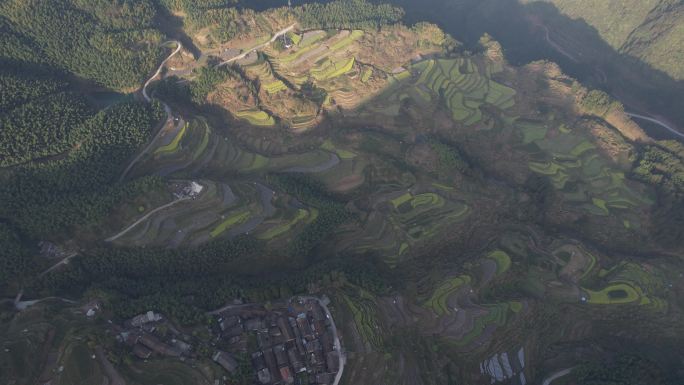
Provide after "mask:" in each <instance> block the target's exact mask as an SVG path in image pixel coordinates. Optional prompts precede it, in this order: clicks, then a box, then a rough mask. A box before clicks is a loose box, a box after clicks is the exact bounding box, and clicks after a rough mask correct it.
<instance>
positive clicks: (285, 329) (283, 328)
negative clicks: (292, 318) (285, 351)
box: [277, 317, 295, 341]
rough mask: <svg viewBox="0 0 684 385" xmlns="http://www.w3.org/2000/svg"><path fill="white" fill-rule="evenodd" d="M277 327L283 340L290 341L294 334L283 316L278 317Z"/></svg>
mask: <svg viewBox="0 0 684 385" xmlns="http://www.w3.org/2000/svg"><path fill="white" fill-rule="evenodd" d="M277 323H278V328H279V329H280V333H281V334H282V335H283V337H284V339H285V341H292V340H293V339H294V338H295V336H294V333H292V328H291V327H290V324H289V322H287V320H286V319H285V317H280V318H278V321H277Z"/></svg>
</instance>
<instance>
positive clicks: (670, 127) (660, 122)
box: [625, 111, 684, 138]
mask: <svg viewBox="0 0 684 385" xmlns="http://www.w3.org/2000/svg"><path fill="white" fill-rule="evenodd" d="M625 114H627V115H628V116H630V117H632V118H637V119H643V120H645V121H648V122H651V123H655V124H657V125H659V126H661V127H663V128H665V129H666V130H668V131H670V132H671V133H673V134H675V135H677V136H679V137H680V138H684V134H683V133H681V132H680V131H679V130H677V129H676V128H674V127H672V126H670V125H669V124H667V123H665V122H663V121H661V120H658V119H656V118H652V117H650V116H645V115H640V114H635V113H632V112H626V111H625Z"/></svg>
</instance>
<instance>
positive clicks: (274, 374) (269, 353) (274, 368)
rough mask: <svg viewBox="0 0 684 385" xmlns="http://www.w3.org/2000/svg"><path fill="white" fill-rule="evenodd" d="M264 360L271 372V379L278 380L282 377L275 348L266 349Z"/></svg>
mask: <svg viewBox="0 0 684 385" xmlns="http://www.w3.org/2000/svg"><path fill="white" fill-rule="evenodd" d="M263 353H264V361H266V367H268V371H269V372H270V373H271V380H273V382H276V381H278V380H279V379H280V374H279V371H278V363H277V361H276V357H275V354H273V349H268V350H264V352H263Z"/></svg>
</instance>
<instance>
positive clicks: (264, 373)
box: [257, 368, 272, 384]
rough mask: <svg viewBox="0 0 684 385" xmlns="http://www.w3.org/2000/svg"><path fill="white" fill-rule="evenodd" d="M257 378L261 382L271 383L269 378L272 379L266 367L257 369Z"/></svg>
mask: <svg viewBox="0 0 684 385" xmlns="http://www.w3.org/2000/svg"><path fill="white" fill-rule="evenodd" d="M257 379H258V380H259V382H261V383H262V384H269V383H271V380H272V377H271V372H269V370H268V368H263V369H261V370H259V371H257Z"/></svg>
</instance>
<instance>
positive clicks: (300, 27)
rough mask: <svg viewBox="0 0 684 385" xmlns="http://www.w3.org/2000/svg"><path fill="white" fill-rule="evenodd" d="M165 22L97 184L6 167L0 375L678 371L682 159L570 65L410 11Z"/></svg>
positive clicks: (426, 383) (195, 16)
mask: <svg viewBox="0 0 684 385" xmlns="http://www.w3.org/2000/svg"><path fill="white" fill-rule="evenodd" d="M81 3H83V2H81ZM81 3H79V4H80V6H82V7H85V6H86V4H85V3H83V4H81ZM124 3H125V4H128V3H127V2H124ZM159 3H160V4H162V5H160V6H162V7H164V8H163V11H164V13H160V15H159V18H160V19H159V22H160V23H165V22H168V24H169V25H166V24H165V27H167V28H169V34H171V33H173V34H175V35H177V36H178V41H173V46H174V50H173V51H170V52H167V55H170V56H167V60H165V61H163V62H161V61H160V63H161V64H158V65H159V68H158V70H157V71H156V72H153V73H150V74H148V76H151V75H154V76H152V77H151V78H150V79H149V80H148V81H147V82H146V83H144V84H146V86H144V87H143V90H144V91H145V92H144V93H143V94H142V95H140V93H133V94H131V95H129V96H127V98H128V99H131V100H133V99H136V98H137V99H139V101H138V102H130V101H129V102H127V103H130V104H131V105H138V104H139V105H140V106H139V107H140V108H139V110H140V111H138V109H133V108H132V107H131V108H127V109H123V110H122V111H121V112H119V115H115V116H114V117H111V116H110V115H108V114H109V113H110V111H119V110H118V108H120V107H118V106H119V105H118V104H113V105H112V106H110V107H108V108H105V109H104V110H103V111H104V112H101V113H98V114H97V115H96V116H95V117H94V118H92V119H90V118H89V119H88V126H87V128H91V129H89V130H86V131H84V132H87V135H86V134H83V136H75V138H76V139H78V140H74V141H70V142H69V143H70V144H69V146H67V147H64V148H63V147H59V148H58V150H60V151H65V149H66V151H67V152H66V154H65V155H64V156H65V158H64V159H66V161H69V162H77V163H75V164H76V166H70V167H67V166H65V165H64V163H62V162H64V161H65V160H64V159H61V158H59V157H57V158H50V159H40V158H35V159H34V158H32V157H28V158H27V159H31V162H30V164H26V165H23V164H13V165H12V166H11V167H5V168H1V169H0V180H1V181H2V182H3V183H0V186H1V188H0V193H2V194H1V195H0V198H3V199H4V201H3V203H4V202H5V201H6V202H10V203H11V204H5V205H1V206H0V240H2V243H3V248H2V250H0V267H2V269H0V278H2V280H3V281H2V282H1V283H0V291H1V292H2V293H3V299H2V304H3V305H2V307H0V330H2V333H0V343H1V344H2V346H3V349H0V368H2V370H0V382H2V383H10V384H27V385H28V384H33V383H36V382H40V383H48V382H50V383H60V384H67V383H69V384H71V383H77V384H80V383H98V384H103V383H107V384H121V383H123V382H125V383H131V384H138V383H140V384H148V383H149V384H157V383H168V384H181V383H182V384H205V383H207V384H211V383H222V384H223V383H226V384H227V383H230V384H252V383H264V384H271V385H274V384H279V383H298V384H300V383H301V384H309V385H312V384H314V383H317V384H321V385H322V384H326V385H347V384H349V385H352V384H353V385H378V384H402V385H443V384H454V383H459V384H461V383H462V384H474V385H479V384H483V385H484V384H489V385H492V384H502V385H504V384H513V385H527V384H532V383H535V384H536V383H544V380H545V379H548V378H551V379H553V378H558V379H557V380H554V381H565V383H568V384H570V383H577V384H581V383H583V382H582V381H584V379H585V377H582V376H585V375H587V376H589V374H590V375H591V376H594V377H600V376H598V375H597V374H595V373H596V372H597V369H596V367H595V365H597V364H596V363H601V362H604V360H606V361H608V362H609V363H610V365H617V364H618V363H620V362H623V361H621V360H623V359H624V360H626V361H625V362H641V363H644V362H645V363H644V364H643V365H645V366H644V367H642V366H639V365H641V364H639V365H637V364H634V365H632V366H630V368H632V369H634V368H636V369H634V370H638V371H639V372H640V373H642V372H643V373H648V374H649V375H651V374H654V375H653V376H652V379H655V380H652V381H654V382H653V384H654V385H664V384H668V383H667V382H666V381H665V380H663V381H660V379H661V378H664V377H659V375H658V373H673V374H674V376H678V375H679V374H680V373H682V369H681V362H682V359H681V358H682V357H684V352H682V348H681V347H682V346H684V344H682V342H683V340H682V338H683V337H682V336H684V326H683V325H682V323H681V317H682V311H683V309H682V301H681V296H682V295H684V280H682V273H681V272H682V271H684V265H683V264H682V260H681V258H679V256H680V255H682V253H684V246H683V245H682V244H681V242H677V239H678V237H677V235H678V234H679V233H680V232H681V226H679V224H680V222H681V219H682V209H681V208H682V207H684V206H682V196H684V194H683V192H684V185H683V184H682V182H681V181H682V178H681V171H682V170H684V167H683V166H682V164H683V163H684V150H683V149H682V147H681V146H680V145H678V144H676V143H674V142H663V141H657V140H653V139H651V138H649V137H647V136H646V135H645V134H643V135H641V136H638V137H634V136H630V135H627V134H625V132H626V131H625V130H622V131H621V130H620V127H617V125H616V124H614V123H615V122H618V123H619V122H622V123H624V124H625V125H627V124H629V125H630V127H633V128H634V130H636V131H638V132H641V128H639V126H638V125H637V124H636V123H634V122H633V121H631V120H630V118H629V116H628V115H627V114H625V113H624V108H623V106H622V105H621V104H620V103H619V102H617V101H615V100H614V99H612V98H611V97H610V96H609V95H607V94H604V93H601V92H598V91H590V90H589V89H586V88H585V87H584V86H583V85H582V84H580V83H578V82H577V81H576V80H575V79H572V78H570V77H569V76H567V75H565V74H564V73H563V72H562V71H561V70H560V67H558V66H557V65H555V64H553V63H550V62H545V61H538V62H533V63H530V64H527V65H524V66H513V65H510V64H509V63H507V61H506V58H505V56H504V52H505V47H502V46H501V44H499V43H498V42H496V41H494V40H493V39H492V38H491V37H490V36H483V37H482V38H481V39H480V40H479V45H478V46H476V47H475V46H473V47H472V48H473V49H466V48H465V47H462V46H461V45H460V44H459V43H458V42H457V41H455V40H454V39H453V38H452V37H450V36H448V35H446V34H445V33H444V32H443V31H441V30H440V29H439V28H437V27H436V26H435V25H432V24H427V23H416V24H415V25H413V26H411V27H407V26H404V25H400V24H394V20H396V19H397V18H400V17H401V15H402V14H401V12H400V10H397V9H395V8H393V7H391V6H389V5H377V4H370V3H366V2H363V1H360V0H339V1H332V2H326V3H321V4H309V5H305V6H301V7H300V6H295V7H294V8H292V9H287V8H279V9H271V10H268V11H264V12H256V11H253V10H250V9H248V8H247V7H246V6H245V5H244V4H242V3H240V4H241V6H240V7H235V8H234V7H233V6H232V3H231V5H229V4H228V2H222V1H209V2H194V1H189V0H174V1H170V0H164V1H160V2H159ZM98 4H99V3H98ZM155 4H156V2H155ZM152 5H154V4H152V3H150V6H152ZM124 8H125V7H124ZM1 9H2V6H0V10H1ZM117 9H118V8H117ZM121 12H123V11H121ZM103 15H109V13H107V12H104V13H103ZM632 16H634V17H635V18H636V17H637V16H638V17H641V16H639V15H636V14H635V15H632ZM0 20H2V19H0ZM173 20H175V21H176V22H178V21H182V22H183V23H171V21H173ZM627 22H630V23H631V22H633V20H631V19H629V20H625V23H627ZM0 27H1V26H0ZM122 28H123V27H122ZM169 46H170V44H169V45H167V47H169ZM176 47H177V48H176ZM194 51H198V52H194ZM192 52H194V53H192ZM3 71H4V70H3ZM0 72H1V71H0ZM8 79H9V78H8ZM22 79H23V78H22ZM15 80H16V79H15ZM0 81H2V82H4V83H2V84H15V85H16V84H32V83H30V82H28V80H26V79H23V80H21V81H19V80H16V81H14V83H12V81H10V80H7V79H5V78H1V79H0ZM22 81H23V82H24V83H21V82H22ZM17 87H18V86H17ZM45 87H47V90H48V91H46V92H52V89H51V88H49V87H48V85H46V86H45ZM55 87H57V86H56V85H55ZM82 87H85V85H82ZM70 90H71V91H70V92H77V91H76V90H77V89H76V88H73V90H72V89H70ZM2 92H5V88H3V89H2ZM3 95H4V94H3ZM26 95H29V96H26V97H27V98H31V97H32V96H30V95H32V94H30V93H29V92H28V91H27V94H26ZM4 100H5V99H3V101H2V103H6V102H5V101H4ZM7 103H9V102H7ZM84 103H86V102H84ZM88 103H89V101H88ZM17 105H21V103H18V104H17ZM126 105H128V104H126ZM148 110H149V111H148ZM136 111H138V112H136ZM141 111H142V112H141ZM143 112H146V113H149V115H150V117H148V118H147V119H146V120H145V119H143V118H142V117H140V118H139V120H141V121H144V122H146V124H145V125H143V124H140V126H141V127H140V129H139V130H137V131H136V130H133V131H124V130H121V132H119V128H118V127H119V126H125V127H128V126H130V125H134V124H133V123H134V122H132V121H131V120H129V119H127V117H128V116H127V114H128V115H133V114H139V115H141V116H142V115H144V114H143ZM13 116H14V115H13ZM17 116H18V115H17ZM97 128H100V129H99V130H98V129H97ZM74 130H76V131H75V132H76V133H80V131H78V130H81V126H80V125H77V128H75V129H74ZM74 135H75V134H74ZM89 135H93V136H94V137H96V138H98V139H99V138H101V137H103V138H105V139H106V138H108V136H109V135H113V136H117V138H118V139H117V140H109V139H108V140H104V139H102V140H101V141H95V142H91V141H89ZM98 135H100V136H98ZM22 144H30V141H27V142H26V143H22ZM82 148H86V149H88V150H89V152H82ZM103 149H106V150H107V151H111V152H103ZM60 151H57V152H54V153H52V152H51V153H50V155H51V156H54V155H58V156H59V155H60V154H61V152H60ZM117 151H118V152H117ZM105 165H106V167H105ZM96 166H97V167H96ZM55 170H59V171H60V172H59V173H55ZM70 174H73V175H74V179H73V180H74V181H75V182H74V183H76V182H78V186H76V187H78V189H76V187H73V188H72V189H70V187H69V186H65V184H66V183H70V182H71V181H72V179H70V178H71V176H70V178H67V179H66V180H68V181H69V182H64V181H63V179H64V178H62V176H64V175H70ZM101 174H102V175H101ZM84 175H85V176H84ZM77 177H78V178H81V179H77ZM5 182H6V183H5ZM89 184H90V185H92V186H89ZM6 186H12V187H16V189H14V190H12V189H8V188H6ZM88 187H89V188H91V189H97V191H98V192H101V195H92V194H89V193H88V192H89V190H88ZM38 188H41V189H42V190H41V191H44V192H45V194H44V195H42V196H39V197H47V198H45V199H42V200H39V199H35V201H37V202H38V203H41V204H40V205H38V204H34V205H32V206H29V207H28V208H23V206H22V204H21V203H22V201H21V200H18V198H17V194H16V193H21V194H27V193H28V192H30V191H31V189H38ZM52 190H55V191H57V192H60V194H59V196H61V197H63V198H61V200H59V202H57V203H59V206H57V208H59V209H60V210H56V209H54V207H53V206H56V205H57V203H55V202H52V201H51V200H52V199H53V198H51V196H52V194H51V193H52ZM61 192H73V194H71V195H67V194H66V193H64V194H62V193H61ZM12 193H15V194H14V195H13V194H12ZM105 193H107V194H109V195H107V194H105ZM43 201H45V202H43ZM43 203H44V205H43ZM5 206H7V207H5ZM44 209H45V212H46V213H43V212H42V210H44ZM48 209H49V210H48ZM73 211H76V214H77V215H74V216H73V217H71V216H69V217H68V218H77V219H78V218H83V219H81V220H80V221H76V220H74V219H71V221H66V220H65V221H60V220H61V219H62V218H63V217H64V216H66V215H71V214H72V212H73ZM8 213H9V214H8ZM25 213H33V214H34V216H35V218H46V217H48V216H51V214H52V213H62V215H59V216H58V215H55V216H54V217H55V218H51V222H50V224H51V225H52V226H53V228H55V227H59V231H54V234H53V233H51V232H49V231H45V230H44V229H45V228H50V227H43V228H41V227H39V225H41V224H42V223H40V221H38V220H34V217H33V216H31V217H26V216H25V215H26V214H25ZM10 214H16V216H13V215H10ZM39 214H40V215H39ZM37 222H38V223H37ZM36 228H38V229H42V230H43V232H42V233H41V232H38V231H35V230H34V229H36ZM36 234H38V235H36ZM666 240H669V242H668V241H666ZM673 240H674V241H673ZM15 272H16V274H15ZM5 281H6V282H5ZM313 296H315V297H318V298H320V301H319V300H314V299H313V298H312V297H313ZM307 303H309V304H310V303H319V304H320V305H321V306H320V309H318V310H320V311H314V310H313V309H314V308H306V306H308V305H307ZM255 304H258V305H255ZM283 309H287V310H286V311H285V310H283ZM150 312H151V313H150ZM286 312H287V314H288V315H287V316H285V313H286ZM160 317H161V318H160ZM155 319H156V320H155ZM333 321H334V322H333ZM136 325H137V326H136ZM335 329H337V330H335ZM328 330H331V331H332V333H327V331H328ZM331 334H332V336H331ZM330 337H332V338H330ZM157 340H159V342H156V341H157ZM161 341H163V343H162V342H161ZM167 345H168V346H167ZM143 346H144V348H143ZM625 351H629V352H630V353H634V356H636V357H637V358H634V357H632V356H629V357H627V358H625V357H623V353H624V352H625ZM323 352H325V354H324V353H323ZM93 355H94V357H95V358H93ZM179 357H180V359H179ZM227 357H228V358H227ZM637 359H638V361H634V360H637ZM300 360H301V361H300ZM303 361H306V368H305V369H304V370H301V368H302V367H301V366H300V364H302V365H303V364H304V362H303ZM60 367H61V369H60ZM297 368H299V369H297ZM568 368H569V369H568ZM644 368H645V369H644ZM309 369H310V370H309ZM630 370H631V369H630ZM617 372H620V371H615V373H617ZM331 373H333V374H334V373H337V374H336V375H335V376H333V375H332V374H331ZM558 373H561V374H562V375H563V377H564V378H563V379H560V377H554V376H558ZM586 373H589V374H586ZM592 373H594V374H592ZM630 373H631V372H630ZM336 376H337V377H338V379H335V377H336ZM565 376H567V377H565ZM635 378H636V377H635ZM338 380H339V381H338ZM554 383H555V382H554ZM559 383H561V382H559ZM585 383H586V382H585ZM649 385H650V384H649ZM668 385H669V384H668Z"/></svg>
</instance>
